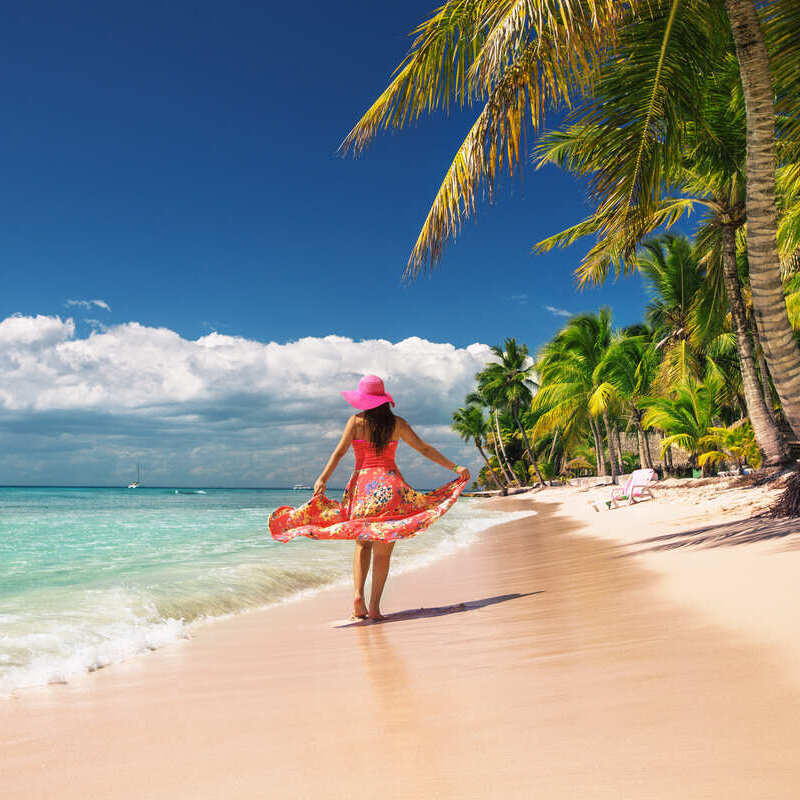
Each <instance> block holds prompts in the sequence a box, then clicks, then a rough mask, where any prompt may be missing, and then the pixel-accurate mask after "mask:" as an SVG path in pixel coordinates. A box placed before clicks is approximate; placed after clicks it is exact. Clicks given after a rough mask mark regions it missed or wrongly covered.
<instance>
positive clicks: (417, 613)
mask: <svg viewBox="0 0 800 800" xmlns="http://www.w3.org/2000/svg"><path fill="white" fill-rule="evenodd" d="M543 593H544V590H539V591H538V592H524V593H520V592H514V593H513V594H500V595H497V596H496V597H484V598H483V600H467V601H466V602H463V603H454V604H453V605H450V606H437V607H435V608H409V609H406V610H405V611H395V612H394V613H392V614H387V615H386V616H385V617H384V618H383V620H381V623H380V624H381V625H385V624H386V623H387V622H402V621H403V620H408V619H425V618H427V617H444V616H446V615H447V614H461V613H462V612H464V611H475V610H476V609H478V608H485V607H486V606H493V605H496V604H497V603H505V602H506V601H507V600H518V599H519V598H521V597H531V596H532V595H535V594H543ZM375 624H377V623H375V622H373V621H372V620H368V619H359V620H353V621H352V622H350V621H348V622H346V623H343V624H341V625H336V627H337V628H354V627H361V626H364V625H375Z"/></svg>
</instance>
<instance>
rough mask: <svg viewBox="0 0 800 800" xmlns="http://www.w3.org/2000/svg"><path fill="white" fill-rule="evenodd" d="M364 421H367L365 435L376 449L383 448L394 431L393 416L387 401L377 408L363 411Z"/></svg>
mask: <svg viewBox="0 0 800 800" xmlns="http://www.w3.org/2000/svg"><path fill="white" fill-rule="evenodd" d="M364 421H365V422H366V423H367V435H368V436H369V440H370V442H372V446H373V447H374V448H375V449H376V450H383V448H384V447H386V445H387V444H389V440H390V439H391V438H392V434H393V433H394V425H395V417H394V414H392V409H391V407H390V406H389V404H388V403H383V405H380V406H378V407H377V408H370V409H368V410H367V411H365V412H364Z"/></svg>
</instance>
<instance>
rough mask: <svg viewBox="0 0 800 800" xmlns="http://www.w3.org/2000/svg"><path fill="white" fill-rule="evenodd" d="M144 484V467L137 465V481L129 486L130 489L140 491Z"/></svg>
mask: <svg viewBox="0 0 800 800" xmlns="http://www.w3.org/2000/svg"><path fill="white" fill-rule="evenodd" d="M141 484H142V465H141V464H137V465H136V480H135V481H132V482H131V483H129V484H128V488H129V489H138V488H139V486H141Z"/></svg>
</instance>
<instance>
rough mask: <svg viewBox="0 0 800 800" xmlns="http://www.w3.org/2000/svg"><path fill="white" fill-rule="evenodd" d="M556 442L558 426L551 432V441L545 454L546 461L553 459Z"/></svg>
mask: <svg viewBox="0 0 800 800" xmlns="http://www.w3.org/2000/svg"><path fill="white" fill-rule="evenodd" d="M557 442H558V428H556V432H555V433H554V434H553V442H552V444H551V445H550V453H549V454H548V456H547V460H548V461H552V460H553V456H554V455H555V454H556V443H557Z"/></svg>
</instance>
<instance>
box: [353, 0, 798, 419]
mask: <svg viewBox="0 0 800 800" xmlns="http://www.w3.org/2000/svg"><path fill="white" fill-rule="evenodd" d="M759 6H761V7H762V9H763V10H765V14H764V19H765V28H766V35H765V30H762V27H761V21H760V20H759V16H758V10H757V7H756V3H755V0H724V2H723V0H710V1H709V0H683V2H680V1H679V0H630V2H626V3H620V2H618V0H584V2H573V0H447V2H445V3H444V5H443V6H441V7H440V8H439V9H438V10H437V11H436V13H435V14H434V15H433V16H432V17H431V18H430V19H429V20H427V21H425V22H423V23H422V24H421V25H420V26H419V27H418V28H417V30H416V32H415V33H416V38H415V40H414V42H413V44H412V47H411V50H410V52H409V54H408V55H407V57H406V58H405V60H404V61H403V62H402V64H401V65H400V66H399V67H398V69H397V70H396V72H395V75H394V77H393V78H392V81H391V83H390V84H389V86H388V87H387V88H386V89H385V90H384V92H382V93H381V95H380V96H379V97H378V99H377V100H376V101H375V102H374V103H373V105H372V106H371V107H370V108H369V109H368V110H367V112H366V113H365V114H364V116H363V117H362V118H361V120H360V121H359V122H358V123H357V124H356V126H355V127H354V128H353V130H352V131H351V132H350V134H349V135H348V136H347V138H346V139H345V141H344V142H343V150H345V151H347V150H352V151H354V152H359V151H360V150H362V149H363V148H364V147H365V146H366V144H367V143H368V142H369V141H370V140H371V139H372V138H373V137H374V136H375V134H376V133H377V132H378V131H379V130H380V129H381V128H388V127H392V128H400V127H403V126H404V125H405V124H406V123H407V122H409V121H412V120H416V119H417V118H418V117H419V116H420V115H421V114H422V113H431V112H433V111H435V110H438V109H445V110H448V109H449V108H450V104H451V103H455V104H458V105H460V106H462V107H463V106H464V105H470V106H471V105H473V104H475V103H480V104H482V109H481V111H480V113H479V114H478V116H477V119H476V121H475V123H474V125H473V126H472V128H471V129H470V131H469V132H468V134H467V136H466V138H465V139H464V141H463V142H462V144H461V146H460V147H459V149H458V151H457V152H456V154H455V157H454V158H453V161H452V163H451V165H450V168H449V169H448V171H447V173H446V175H445V178H444V181H443V182H442V184H441V186H440V187H439V190H438V192H437V195H436V197H435V199H434V202H433V204H432V206H431V209H430V212H429V213H428V216H427V218H426V220H425V223H424V225H423V227H422V230H421V232H420V235H419V237H418V239H417V242H416V244H415V246H414V248H413V250H412V253H411V257H410V259H409V263H408V267H407V272H408V274H411V275H415V274H416V273H417V272H418V271H419V270H420V269H424V268H425V267H426V266H433V264H435V263H436V262H437V261H438V260H439V259H440V258H441V255H442V250H443V247H444V244H445V242H446V241H447V240H448V239H451V238H454V237H455V236H456V235H457V233H458V231H459V229H460V225H461V221H462V219H463V218H464V217H467V216H469V215H470V214H474V213H475V211H476V197H477V191H478V189H479V188H480V187H481V186H483V188H484V189H485V190H486V192H487V193H488V194H489V196H490V197H491V195H492V193H493V190H494V185H495V182H496V180H497V178H498V176H499V175H500V174H501V173H502V172H503V170H504V169H505V170H508V171H509V172H513V171H514V169H515V168H516V166H517V165H518V164H519V161H520V151H522V152H524V147H521V142H523V141H524V138H525V133H526V126H527V124H528V120H530V121H531V122H532V124H533V127H534V129H536V128H537V127H538V126H539V125H541V123H542V121H543V119H544V114H545V110H546V109H547V107H548V106H552V105H556V104H558V103H567V104H570V103H572V102H573V101H574V100H576V99H581V98H582V99H586V97H587V96H588V92H589V90H590V88H591V87H592V84H593V81H594V79H595V78H596V77H597V75H598V72H599V71H600V70H602V69H603V68H604V67H606V68H609V65H610V69H614V70H621V69H623V68H624V67H625V66H626V65H627V66H628V67H631V68H633V69H634V70H635V75H636V78H637V80H638V81H639V84H640V85H641V86H642V87H643V88H644V91H642V92H639V93H637V94H636V96H635V102H634V103H633V107H632V108H630V109H629V112H627V113H625V115H624V126H619V127H620V130H624V138H625V142H626V146H625V148H624V149H623V150H621V151H620V154H619V158H618V159H616V160H615V162H614V163H612V164H609V170H608V172H607V173H605V174H604V175H603V176H602V179H599V180H597V181H594V182H593V184H592V186H591V187H590V188H591V190H592V193H593V194H594V195H595V196H598V197H600V198H601V199H602V201H601V207H602V217H603V225H602V228H601V230H600V234H601V237H605V236H607V235H612V236H613V235H615V233H617V232H618V231H619V230H621V229H624V230H626V231H627V232H628V233H627V234H626V236H627V237H628V240H629V242H628V245H627V247H626V253H625V255H627V256H630V255H632V253H633V252H634V251H635V247H636V244H637V243H638V241H639V239H641V236H642V233H641V228H642V227H643V225H642V220H643V219H647V218H648V216H650V215H652V213H654V212H655V211H656V210H658V211H660V212H661V213H662V214H665V216H666V217H668V216H669V213H670V212H669V210H665V209H664V208H663V205H662V203H661V193H662V189H663V184H664V177H665V176H664V174H663V171H662V169H661V162H662V159H661V157H660V153H661V151H662V150H663V149H664V148H668V149H669V150H671V151H672V152H680V151H681V150H682V142H683V135H684V130H685V122H686V120H687V117H690V116H691V109H692V107H693V105H694V101H695V89H694V87H693V81H692V80H686V76H687V75H690V76H696V75H705V74H708V73H711V72H713V71H714V68H715V65H716V63H718V57H719V50H718V48H717V47H714V46H712V45H713V44H714V42H715V41H717V40H718V39H719V36H718V35H717V32H718V31H720V30H722V29H725V28H727V29H729V30H730V32H731V35H732V37H733V41H734V45H735V52H736V56H737V60H738V64H739V71H740V74H741V79H742V87H743V92H744V102H745V108H746V117H747V165H746V181H747V196H746V207H747V228H748V236H747V247H748V256H749V260H750V265H751V267H750V268H751V282H752V286H753V308H754V312H755V316H756V321H757V325H758V330H759V335H760V338H761V341H762V344H763V346H764V351H765V355H766V358H767V362H768V364H769V369H770V372H771V373H772V377H773V381H774V383H775V387H776V390H777V392H778V395H779V398H780V400H781V403H782V405H783V408H784V413H785V415H786V417H787V419H788V421H789V423H790V424H791V426H792V428H793V429H794V430H795V431H797V432H798V433H800V354H799V353H798V349H797V345H796V344H795V342H794V339H793V337H792V336H791V328H790V326H789V321H788V317H787V315H786V312H785V308H784V306H783V292H782V286H781V279H780V273H779V260H778V253H777V245H776V237H777V206H776V203H775V197H774V187H775V126H776V119H775V105H774V99H773V86H772V72H771V68H773V69H774V70H775V77H776V82H777V83H778V84H779V87H780V89H781V90H782V91H781V92H780V95H781V97H782V98H789V99H788V100H783V101H782V102H784V103H789V104H791V103H795V104H796V103H797V102H798V101H797V100H796V98H797V97H800V92H798V91H797V82H798V79H797V74H796V73H797V69H796V65H797V63H798V60H800V59H798V53H799V52H800V45H798V44H797V40H798V36H797V31H798V30H800V4H798V3H797V2H796V0H765V2H761V3H759ZM654 32H655V33H656V34H657V35H655V36H654V35H653V33H654ZM626 36H627V39H626ZM659 40H660V41H659ZM637 41H639V42H643V43H644V44H643V45H642V46H640V47H638V48H633V52H634V54H638V55H639V56H640V58H639V59H638V61H634V60H632V59H631V58H627V57H622V58H621V57H620V53H619V49H620V47H621V46H622V45H625V44H626V43H627V45H629V52H630V50H631V48H630V45H631V43H633V44H636V43H637ZM767 41H769V43H770V47H771V52H770V51H768V49H767ZM626 55H627V54H626ZM770 59H771V61H772V64H770ZM619 99H620V101H621V100H622V99H623V98H619ZM611 112H614V108H613V107H612V108H610V109H608V108H607V109H605V110H604V109H600V108H599V109H598V114H603V113H611ZM798 128H800V126H798V125H797V124H795V126H794V127H793V128H791V132H792V134H794V135H795V141H797V139H798V138H800V135H798V134H800V130H798Z"/></svg>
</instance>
